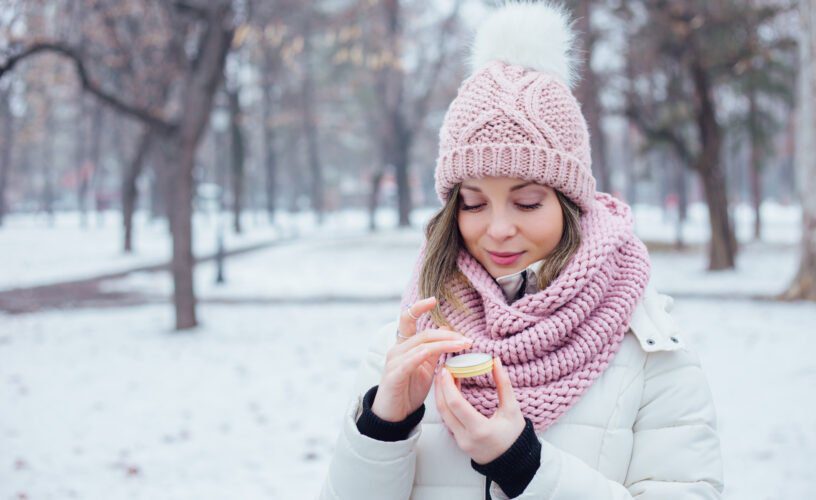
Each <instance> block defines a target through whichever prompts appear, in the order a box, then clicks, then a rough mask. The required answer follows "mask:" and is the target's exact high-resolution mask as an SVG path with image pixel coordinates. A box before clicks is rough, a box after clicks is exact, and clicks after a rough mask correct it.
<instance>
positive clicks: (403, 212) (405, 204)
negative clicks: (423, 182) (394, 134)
mask: <svg viewBox="0 0 816 500" xmlns="http://www.w3.org/2000/svg"><path fill="white" fill-rule="evenodd" d="M394 146H395V147H394V150H393V154H394V156H393V157H392V159H393V165H394V175H395V177H396V179H395V180H396V182H397V214H398V216H399V222H398V226H399V227H408V226H410V225H411V186H410V184H409V177H408V163H409V158H408V149H409V147H410V146H409V144H408V141H407V139H406V138H405V137H398V140H397V143H396V144H395V145H394Z"/></svg>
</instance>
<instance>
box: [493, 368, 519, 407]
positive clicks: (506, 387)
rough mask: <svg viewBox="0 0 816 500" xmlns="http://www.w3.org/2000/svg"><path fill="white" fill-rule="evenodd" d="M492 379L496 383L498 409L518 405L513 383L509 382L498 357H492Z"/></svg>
mask: <svg viewBox="0 0 816 500" xmlns="http://www.w3.org/2000/svg"><path fill="white" fill-rule="evenodd" d="M493 381H494V382H495V383H496V392H497V393H498V397H499V409H502V408H506V409H514V408H515V407H516V406H518V401H516V395H515V392H514V391H513V384H512V383H511V382H510V376H509V375H508V374H507V370H505V369H504V366H503V365H502V364H501V359H500V358H499V357H496V358H493Z"/></svg>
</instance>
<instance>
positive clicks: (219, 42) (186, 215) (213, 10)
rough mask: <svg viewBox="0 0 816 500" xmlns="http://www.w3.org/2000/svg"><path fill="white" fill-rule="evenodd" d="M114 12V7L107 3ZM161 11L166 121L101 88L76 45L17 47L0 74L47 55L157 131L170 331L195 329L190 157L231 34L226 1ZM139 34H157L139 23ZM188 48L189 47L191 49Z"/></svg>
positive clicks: (168, 6) (92, 90) (104, 99)
mask: <svg viewBox="0 0 816 500" xmlns="http://www.w3.org/2000/svg"><path fill="white" fill-rule="evenodd" d="M106 7H107V8H110V9H115V8H116V5H115V3H113V4H110V5H106ZM158 7H159V8H160V9H162V11H163V12H162V14H163V16H164V19H166V20H167V23H168V27H169V29H168V30H167V32H166V33H167V36H166V37H165V38H164V39H165V40H168V42H167V43H168V45H167V46H165V47H163V49H165V50H167V51H168V52H169V53H170V54H171V58H176V59H177V61H178V62H179V67H180V68H181V71H180V72H179V74H178V82H176V83H177V84H178V86H179V89H180V92H179V98H178V102H177V103H176V104H175V105H174V106H175V108H176V109H177V113H175V116H176V118H168V117H167V116H165V115H166V114H167V113H166V112H163V111H162V110H156V109H152V108H150V107H148V106H144V105H140V104H134V103H133V102H131V101H128V100H126V99H125V98H123V97H122V96H121V95H120V94H119V93H118V92H116V91H113V90H110V89H108V88H105V87H104V86H103V84H101V83H100V82H99V81H98V80H96V79H95V78H94V76H93V75H92V73H91V71H90V70H89V60H88V56H87V54H86V53H85V49H84V47H76V46H73V45H71V44H70V43H69V42H66V41H63V40H53V41H40V40H35V41H32V42H29V43H23V44H18V45H17V46H15V47H13V48H12V50H10V51H9V52H10V53H9V54H8V55H7V57H6V58H5V61H4V62H3V63H2V64H0V77H2V76H3V74H5V73H6V72H8V71H10V70H11V69H13V68H14V66H15V65H17V64H18V63H20V62H21V61H23V60H25V59H27V58H29V57H31V56H33V55H36V54H40V53H44V52H52V53H56V54H59V55H61V56H64V57H66V58H68V59H70V60H71V61H72V62H73V63H74V67H75V69H76V73H77V76H78V77H79V80H80V82H81V84H82V87H83V88H84V89H85V90H86V91H88V92H89V93H91V94H93V95H94V96H96V97H97V98H98V99H99V100H100V101H101V102H103V103H104V104H106V105H108V106H110V107H111V108H112V109H114V110H116V111H118V112H121V113H124V114H126V115H128V116H130V117H132V118H134V119H137V120H140V121H141V122H142V123H144V125H146V126H149V127H151V128H152V129H153V130H154V131H157V132H160V133H161V134H162V140H163V142H164V143H165V145H166V148H165V149H164V151H165V156H166V158H165V160H166V162H167V163H166V164H167V165H172V166H173V167H172V172H170V176H169V183H170V185H171V189H169V190H168V193H170V194H171V196H170V197H169V198H170V199H169V200H168V215H169V225H170V229H171V233H172V236H173V257H172V261H171V270H172V274H173V284H174V294H173V300H174V305H175V311H176V329H178V330H182V329H188V328H193V327H195V326H196V325H197V319H196V312H195V306H196V299H195V293H194V289H193V266H194V259H193V252H192V233H193V228H192V201H193V194H194V193H193V188H194V177H193V171H194V169H195V160H196V152H197V149H198V143H199V141H200V139H201V135H202V133H203V131H204V129H205V127H206V126H207V125H208V122H209V116H210V112H211V109H212V102H213V95H214V94H215V91H216V89H217V88H218V86H219V84H220V82H221V78H222V75H223V68H224V64H225V60H226V56H227V52H228V51H229V49H230V45H231V42H232V37H233V33H234V26H233V18H232V17H233V16H232V6H231V4H230V3H229V2H226V1H223V2H212V3H208V4H201V5H198V4H193V3H189V2H184V1H175V2H169V3H167V4H161V5H159V6H158ZM144 28H145V30H144V32H145V33H146V35H145V36H156V33H155V32H150V31H149V30H148V29H146V28H147V26H144ZM191 47H194V49H193V50H191Z"/></svg>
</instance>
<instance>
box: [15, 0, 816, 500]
mask: <svg viewBox="0 0 816 500" xmlns="http://www.w3.org/2000/svg"><path fill="white" fill-rule="evenodd" d="M565 5H566V6H567V7H568V8H569V9H570V10H571V11H572V12H573V13H574V16H575V18H576V22H575V28H576V29H577V30H578V32H579V37H578V43H579V46H580V49H579V51H578V52H577V54H578V55H579V57H580V59H581V60H582V61H583V62H582V64H583V67H582V69H581V75H582V79H581V82H580V84H579V85H578V86H577V88H575V89H574V92H575V94H576V96H577V97H578V99H579V101H580V102H581V105H582V108H583V112H584V115H585V117H586V119H587V122H588V124H589V127H590V132H591V134H590V135H591V138H592V155H593V172H594V175H595V177H596V179H597V183H598V188H599V189H600V190H602V191H607V192H610V193H613V194H614V195H615V196H617V197H619V198H621V199H623V200H625V201H626V202H627V203H629V204H630V205H631V206H632V207H633V210H634V214H635V220H636V230H637V232H638V234H639V236H640V237H641V238H642V239H643V240H644V241H645V242H646V244H647V246H648V247H649V249H650V252H651V256H652V262H653V272H652V282H653V283H654V284H655V286H656V288H657V289H658V290H659V291H660V292H662V293H666V294H669V295H671V296H673V297H674V299H675V309H674V313H673V314H674V315H675V316H676V317H677V320H678V321H679V323H680V324H681V326H682V328H683V330H684V333H685V335H686V338H687V342H688V343H689V344H690V345H692V347H693V348H694V349H695V350H696V351H697V352H698V353H699V355H700V358H701V359H702V362H703V368H704V370H705V371H706V373H707V375H708V377H709V382H710V384H711V389H712V392H713V395H714V399H715V404H716V405H717V410H718V417H719V427H720V432H721V439H722V446H723V453H724V457H725V480H726V491H725V497H726V498H729V499H777V498H802V499H804V498H816V479H814V478H813V475H812V470H811V467H812V464H813V460H814V458H816V402H814V398H813V394H814V392H813V388H814V387H816V361H814V357H813V355H812V353H813V349H814V338H816V337H815V336H814V334H816V328H815V327H814V325H816V304H814V302H816V206H814V205H816V195H814V192H816V140H814V138H815V137H816V116H815V115H814V112H815V110H814V98H816V66H814V57H816V26H815V25H814V24H815V23H816V1H814V0H801V1H796V0H785V1H781V0H780V1H771V0H707V1H704V0H697V1H692V0H571V1H567V2H565ZM494 6H495V2H486V1H480V0H313V1H294V0H232V1H230V0H209V1H205V0H49V1H44V0H0V498H3V499H6V498H8V499H42V498H52V499H66V498H90V499H96V498H106V499H113V498H117V499H118V498H144V499H188V498H198V499H210V498H212V499H225V498H246V499H249V498H273V499H300V498H314V497H315V496H316V495H317V493H318V491H319V489H320V485H321V482H322V479H323V475H324V474H325V471H326V467H327V465H328V461H329V459H330V458H331V454H332V449H333V447H334V441H335V439H336V436H337V433H338V431H339V428H340V423H341V418H342V414H343V411H344V410H345V408H346V405H347V404H348V403H349V401H350V398H351V397H352V393H351V388H352V382H353V379H354V373H355V369H356V367H357V365H358V363H359V361H360V360H361V358H362V356H363V354H364V352H365V350H366V346H367V344H368V342H369V339H370V337H371V336H372V334H374V332H375V331H376V330H377V328H379V327H380V326H381V325H383V324H384V323H386V322H388V321H390V320H392V319H394V318H396V316H397V314H398V312H399V297H400V294H401V292H402V290H403V288H404V287H405V285H406V284H407V280H408V278H409V276H410V272H411V269H412V268H413V265H414V261H415V259H416V256H417V251H418V249H419V245H420V243H421V241H422V228H423V226H424V224H425V222H426V221H427V220H428V218H429V217H430V216H431V215H432V214H433V213H434V211H435V210H436V209H438V208H439V202H438V201H437V199H436V196H435V194H434V190H433V169H434V160H435V157H436V147H437V135H438V130H439V127H440V125H441V121H442V117H443V115H444V112H445V110H446V108H447V106H448V104H449V103H450V101H451V100H452V99H453V97H454V96H455V95H456V90H457V88H458V86H459V84H460V83H461V81H462V80H463V79H464V78H466V77H467V76H468V67H467V64H466V63H467V56H468V50H469V43H470V40H471V36H472V33H473V30H474V28H475V26H477V25H478V23H479V22H480V20H482V19H483V18H484V16H485V15H486V14H487V13H488V12H489V10H490V9H491V8H493V7H494ZM544 35H545V34H542V36H544ZM667 459H670V457H667ZM807 463H810V464H811V465H810V466H807Z"/></svg>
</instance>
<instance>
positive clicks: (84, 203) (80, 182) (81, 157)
mask: <svg viewBox="0 0 816 500" xmlns="http://www.w3.org/2000/svg"><path fill="white" fill-rule="evenodd" d="M80 92H81V91H80ZM86 110H87V103H86V102H85V96H84V95H83V94H81V93H80V96H79V116H78V117H77V121H76V126H77V127H76V137H75V139H74V141H75V146H74V147H75V148H76V149H75V150H74V155H75V156H74V164H75V166H76V182H77V184H76V188H77V192H76V196H77V208H78V209H79V223H80V226H82V227H86V226H87V225H88V178H89V177H90V175H89V174H90V172H89V168H90V164H89V163H88V158H87V156H86V154H85V153H86V148H85V144H86V136H85V125H86V116H85V115H86Z"/></svg>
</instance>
